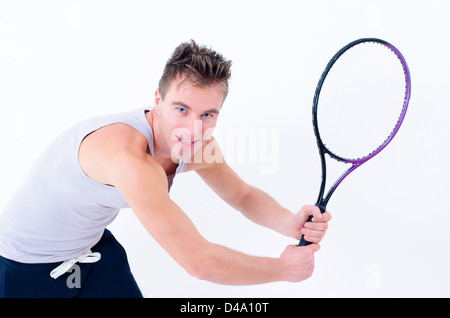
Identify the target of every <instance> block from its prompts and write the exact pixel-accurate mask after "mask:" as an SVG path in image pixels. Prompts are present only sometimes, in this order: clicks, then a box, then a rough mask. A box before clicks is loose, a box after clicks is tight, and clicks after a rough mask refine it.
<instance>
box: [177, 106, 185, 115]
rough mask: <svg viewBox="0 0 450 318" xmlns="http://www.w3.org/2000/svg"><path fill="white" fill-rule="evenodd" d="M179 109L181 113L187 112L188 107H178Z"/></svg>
mask: <svg viewBox="0 0 450 318" xmlns="http://www.w3.org/2000/svg"><path fill="white" fill-rule="evenodd" d="M177 109H178V111H179V112H180V113H183V114H184V113H185V112H186V109H185V108H183V107H178V108H177Z"/></svg>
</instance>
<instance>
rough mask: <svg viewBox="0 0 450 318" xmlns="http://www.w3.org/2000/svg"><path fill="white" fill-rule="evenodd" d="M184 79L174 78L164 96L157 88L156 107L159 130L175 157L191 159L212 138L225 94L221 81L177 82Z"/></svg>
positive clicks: (173, 157)
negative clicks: (204, 84) (205, 84)
mask: <svg viewBox="0 0 450 318" xmlns="http://www.w3.org/2000/svg"><path fill="white" fill-rule="evenodd" d="M182 79H183V78H182V77H177V78H176V79H175V80H173V81H172V83H171V86H170V88H169V90H168V91H167V93H166V96H165V97H164V99H162V98H161V95H160V93H159V90H157V91H156V95H155V108H156V111H157V112H158V114H159V129H160V133H161V135H162V137H163V139H164V142H165V143H166V145H167V146H168V147H169V149H170V150H171V154H172V159H183V160H185V161H188V162H189V161H192V158H193V157H194V154H195V153H196V152H198V151H199V150H200V149H202V146H203V142H204V141H207V140H209V139H211V134H212V131H213V129H214V127H215V126H216V123H217V118H218V116H219V111H220V109H221V107H222V102H223V98H224V93H223V90H222V87H221V85H220V84H213V85H212V86H209V87H198V86H195V85H193V84H192V83H191V82H190V81H189V80H187V81H185V82H184V83H182V84H181V85H178V84H179V82H180V81H181V80H182Z"/></svg>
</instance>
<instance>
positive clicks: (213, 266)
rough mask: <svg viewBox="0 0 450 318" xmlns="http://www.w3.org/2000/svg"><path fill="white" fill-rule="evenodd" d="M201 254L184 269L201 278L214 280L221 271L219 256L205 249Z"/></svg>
mask: <svg viewBox="0 0 450 318" xmlns="http://www.w3.org/2000/svg"><path fill="white" fill-rule="evenodd" d="M199 254H200V255H196V257H195V260H193V261H191V262H190V263H189V264H187V265H186V266H185V267H184V269H185V270H186V271H187V273H188V274H189V275H191V276H193V277H195V278H197V279H199V280H206V281H213V280H214V277H216V276H217V275H218V272H219V267H218V264H219V262H218V261H217V257H215V256H214V254H213V253H211V252H205V251H203V252H201V253H199Z"/></svg>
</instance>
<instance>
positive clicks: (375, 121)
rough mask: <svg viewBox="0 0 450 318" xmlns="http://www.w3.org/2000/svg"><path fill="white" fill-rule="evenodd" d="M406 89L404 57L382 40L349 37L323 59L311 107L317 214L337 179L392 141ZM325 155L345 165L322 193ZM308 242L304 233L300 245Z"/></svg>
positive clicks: (408, 90) (408, 89)
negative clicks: (318, 172) (317, 164)
mask: <svg viewBox="0 0 450 318" xmlns="http://www.w3.org/2000/svg"><path fill="white" fill-rule="evenodd" d="M410 94H411V78H410V74H409V69H408V66H407V64H406V61H405V59H404V57H403V56H402V54H401V53H400V51H399V50H397V49H396V48H395V47H394V46H393V45H391V44H390V43H388V42H386V41H383V40H380V39H375V38H364V39H359V40H356V41H353V42H351V43H349V44H347V45H346V46H344V47H343V48H342V49H340V50H339V51H338V52H337V53H336V54H335V55H334V56H333V58H332V59H331V60H330V61H329V62H328V65H327V67H326V68H325V70H324V72H323V73H322V76H321V77H320V80H319V83H318V84H317V87H316V92H315V94H314V101H313V109H312V115H313V116H312V117H313V127H314V133H315V136H316V140H317V146H318V148H319V153H320V159H321V163H322V182H321V185H320V191H319V196H318V199H317V202H316V206H317V207H319V209H320V211H321V212H322V213H323V212H325V209H326V206H327V204H328V201H329V200H330V198H331V196H332V194H333V193H334V191H335V190H336V188H337V187H338V186H339V184H340V183H341V182H342V180H344V179H345V178H346V177H347V176H348V175H349V174H350V173H351V172H353V171H354V170H355V169H356V168H358V167H360V166H361V165H362V164H364V163H365V162H367V161H368V160H370V159H372V158H373V157H375V156H376V155H377V154H379V153H380V152H381V151H382V150H383V149H384V148H386V146H387V145H388V144H389V143H390V142H391V141H392V139H393V138H394V136H395V135H396V134H397V132H398V130H399V129H400V126H401V124H402V122H403V119H404V118H405V114H406V110H407V108H408V103H409V98H410ZM325 155H327V157H329V158H332V159H334V160H338V161H340V162H343V163H346V164H349V165H350V166H349V168H348V169H347V170H345V172H344V173H343V174H342V175H341V176H340V177H339V178H338V179H337V180H336V181H335V182H334V184H333V185H332V186H331V187H330V188H329V190H328V192H327V193H326V194H325V187H326V159H325ZM311 219H312V216H310V217H309V219H308V222H310V221H311ZM309 244H311V243H310V242H308V241H305V238H304V235H303V236H302V238H301V240H300V243H299V246H305V245H309Z"/></svg>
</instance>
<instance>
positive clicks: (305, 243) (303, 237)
mask: <svg viewBox="0 0 450 318" xmlns="http://www.w3.org/2000/svg"><path fill="white" fill-rule="evenodd" d="M312 218H313V216H312V215H310V216H309V218H308V220H307V221H306V222H311V220H312ZM310 244H312V243H311V242H308V241H306V240H305V235H302V238H301V239H300V242H299V243H298V246H308V245H310Z"/></svg>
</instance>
